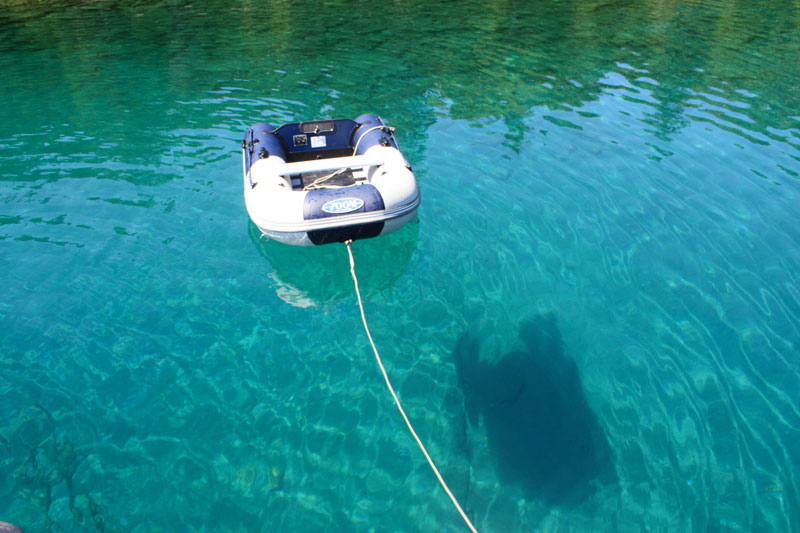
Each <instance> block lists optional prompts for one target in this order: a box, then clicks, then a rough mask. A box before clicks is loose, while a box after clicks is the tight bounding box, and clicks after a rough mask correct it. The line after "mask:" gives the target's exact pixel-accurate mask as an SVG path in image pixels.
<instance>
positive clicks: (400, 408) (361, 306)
mask: <svg viewBox="0 0 800 533" xmlns="http://www.w3.org/2000/svg"><path fill="white" fill-rule="evenodd" d="M352 242H353V241H352V240H347V241H345V242H344V243H345V244H346V245H347V255H348V256H349V257H350V274H351V275H352V276H353V285H354V286H355V288H356V297H357V298H358V308H359V309H360V310H361V322H363V323H364V331H365V332H366V333H367V338H368V339H369V343H370V345H371V346H372V351H373V353H374V354H375V359H376V360H377V361H378V366H379V367H380V369H381V373H382V374H383V379H384V380H385V381H386V387H387V388H388V389H389V392H390V393H391V394H392V398H394V403H395V405H396V406H397V410H398V411H400V414H401V415H403V420H405V422H406V426H408V430H409V431H410V432H411V435H412V436H413V437H414V440H415V441H417V445H419V449H420V450H422V453H423V455H425V459H427V460H428V464H429V465H430V467H431V470H433V473H434V474H436V478H437V479H438V480H439V483H440V484H441V485H442V488H443V489H444V491H445V492H446V493H447V495H448V496H449V497H450V500H451V501H452V502H453V505H455V507H456V509H458V512H459V514H460V515H461V518H463V519H464V522H465V523H466V524H467V527H469V529H470V531H472V533H478V532H477V530H476V529H475V526H473V525H472V522H470V520H469V518H467V515H466V513H464V510H463V509H462V508H461V505H459V503H458V500H456V497H455V496H453V493H452V492H450V488H449V487H448V486H447V483H445V481H444V478H442V475H441V474H440V473H439V469H438V468H436V465H435V464H434V462H433V459H431V456H430V455H428V450H426V449H425V445H423V444H422V441H421V440H420V438H419V437H418V436H417V432H416V431H414V426H412V425H411V421H410V420H409V419H408V416H406V412H405V411H404V410H403V406H402V405H401V404H400V399H399V398H398V397H397V394H396V393H395V392H394V387H392V383H391V382H390V381H389V375H388V374H387V373H386V369H385V368H384V367H383V362H382V361H381V356H380V354H378V349H377V348H376V347H375V342H374V341H373V340H372V335H371V334H370V332H369V327H368V326H367V317H366V316H365V315H364V304H363V303H362V302H361V292H360V291H359V290H358V278H356V267H355V262H354V261H353V252H352V250H351V249H350V244H351V243H352Z"/></svg>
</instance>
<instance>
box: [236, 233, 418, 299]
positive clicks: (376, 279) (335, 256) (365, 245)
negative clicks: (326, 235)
mask: <svg viewBox="0 0 800 533" xmlns="http://www.w3.org/2000/svg"><path fill="white" fill-rule="evenodd" d="M248 226H249V228H248V232H249V234H250V240H251V241H252V242H253V244H254V245H255V247H256V248H257V249H258V251H259V253H260V254H261V255H262V256H264V258H265V259H266V260H267V261H268V262H269V264H270V266H272V269H273V270H272V272H270V273H269V274H268V276H269V278H270V279H271V280H272V281H273V283H274V286H275V292H276V294H277V296H278V297H279V298H280V299H281V300H283V301H284V302H286V303H288V304H290V305H294V306H296V307H324V306H326V305H329V304H331V303H335V302H337V301H340V300H343V299H344V298H349V297H351V296H353V279H352V277H351V276H350V263H349V261H348V259H347V252H346V250H345V247H344V245H339V246H336V245H331V246H312V247H306V246H286V245H284V244H281V243H279V242H276V241H271V240H268V239H267V238H266V237H264V236H263V235H262V234H261V231H260V230H259V229H258V227H257V226H256V225H255V224H253V223H252V222H250V224H249V225H248ZM418 242H419V224H418V221H417V219H416V218H415V219H413V220H412V221H411V222H410V223H409V224H406V225H405V226H404V227H403V228H401V229H400V230H398V231H395V232H394V233H392V234H391V235H386V236H384V237H382V238H380V239H366V240H362V241H359V242H358V246H354V247H353V254H354V256H355V260H356V264H357V265H358V274H359V276H358V280H359V284H360V289H361V295H362V297H363V298H365V299H366V298H370V297H375V296H380V295H382V294H387V293H388V292H389V291H391V290H392V288H393V287H394V285H395V283H397V280H398V279H400V276H402V275H403V273H404V272H405V271H406V268H407V267H408V263H409V262H410V260H411V256H412V255H413V254H414V251H415V250H416V248H417V243H418Z"/></svg>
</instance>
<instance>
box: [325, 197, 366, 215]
mask: <svg viewBox="0 0 800 533" xmlns="http://www.w3.org/2000/svg"><path fill="white" fill-rule="evenodd" d="M362 207H364V200H362V199H361V198H337V199H336V200H331V201H330V202H325V204H324V205H323V206H322V210H323V211H325V212H326V213H330V214H332V215H343V214H344V213H351V212H353V211H356V210H358V209H361V208H362Z"/></svg>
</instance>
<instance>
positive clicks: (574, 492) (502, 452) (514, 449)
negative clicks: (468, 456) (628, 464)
mask: <svg viewBox="0 0 800 533" xmlns="http://www.w3.org/2000/svg"><path fill="white" fill-rule="evenodd" d="M520 340H521V341H522V344H523V346H524V349H522V350H516V351H513V352H510V353H507V354H504V355H503V356H501V357H500V358H499V360H498V361H496V362H494V363H489V362H485V361H482V360H481V359H480V357H479V354H480V346H479V345H478V341H477V340H476V339H474V338H472V337H470V336H469V335H465V336H463V337H461V338H459V340H458V343H457V344H456V349H455V351H454V354H453V356H454V358H455V365H456V372H457V375H458V382H459V386H460V387H461V388H462V390H463V393H464V398H465V404H466V414H467V416H468V417H469V421H470V424H471V425H472V426H474V427H477V426H478V425H479V421H480V420H481V419H482V420H483V424H484V426H485V428H486V429H485V430H486V434H487V442H488V445H489V449H490V450H491V453H492V455H493V456H494V457H495V458H496V460H497V469H498V475H499V478H500V480H501V481H502V482H503V483H512V484H518V485H520V486H521V487H522V489H523V492H524V493H525V495H526V497H527V498H530V499H543V500H545V501H547V502H548V503H550V504H563V503H570V502H573V501H582V500H585V499H586V497H588V495H589V494H590V493H591V492H592V490H593V488H592V485H593V483H594V482H603V483H606V484H613V483H614V482H615V481H616V480H615V479H614V477H615V474H614V469H613V465H612V464H611V450H610V448H609V445H608V441H607V439H606V436H605V435H604V434H603V429H602V427H601V426H600V424H599V422H598V420H597V417H596V416H595V415H594V413H592V410H591V408H590V407H589V404H588V402H587V400H586V396H585V394H584V392H583V388H582V386H581V381H580V375H579V372H578V367H577V365H576V364H575V362H574V361H573V360H571V359H569V358H568V357H566V356H565V354H564V343H563V341H562V339H561V333H560V332H559V330H558V324H557V322H556V317H555V316H554V315H547V316H537V317H535V318H533V319H530V320H528V321H525V322H523V323H522V324H521V326H520Z"/></svg>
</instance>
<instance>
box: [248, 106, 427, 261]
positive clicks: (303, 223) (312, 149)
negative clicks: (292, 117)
mask: <svg viewBox="0 0 800 533" xmlns="http://www.w3.org/2000/svg"><path fill="white" fill-rule="evenodd" d="M393 132H394V128H390V127H389V126H387V125H386V124H385V123H384V122H383V120H381V118H380V117H377V116H375V115H361V116H359V117H358V118H356V119H355V120H350V119H336V120H315V121H311V122H296V123H292V124H284V125H283V126H280V127H278V128H276V127H274V126H271V125H269V124H264V123H260V124H255V125H254V126H252V127H251V128H250V129H249V130H247V134H246V135H245V138H244V140H243V141H242V166H243V173H244V200H245V205H246V206H247V213H248V214H249V215H250V219H251V220H252V221H253V223H254V224H255V225H256V226H257V227H258V229H259V230H261V233H263V234H264V235H265V236H267V237H269V238H270V239H275V240H276V241H279V242H283V243H286V244H291V245H294V246H312V245H316V244H326V243H330V242H344V241H346V240H351V239H352V240H356V239H367V238H370V237H377V236H379V235H386V234H387V233H391V232H393V231H395V230H397V229H399V228H401V227H402V226H403V225H404V224H406V223H407V222H408V221H409V220H411V218H412V217H413V216H414V213H415V212H416V210H417V207H418V206H419V202H420V196H419V190H418V189H417V181H416V179H415V177H414V173H413V172H412V171H411V167H410V166H409V164H408V161H406V158H405V157H404V156H403V154H402V153H401V152H400V150H399V149H398V148H397V142H396V141H395V139H394V135H393Z"/></svg>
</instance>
